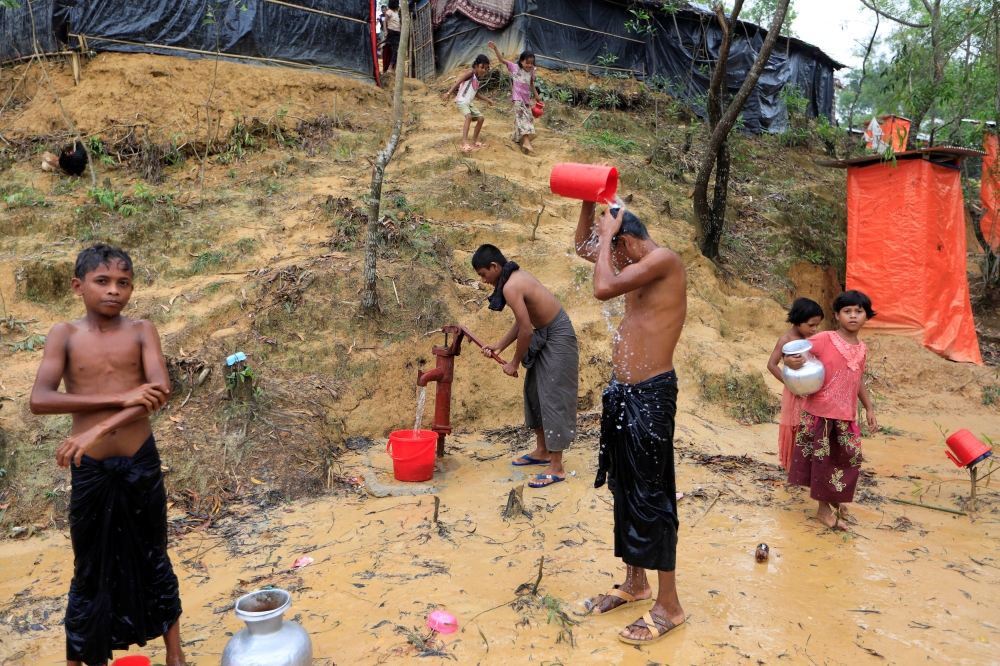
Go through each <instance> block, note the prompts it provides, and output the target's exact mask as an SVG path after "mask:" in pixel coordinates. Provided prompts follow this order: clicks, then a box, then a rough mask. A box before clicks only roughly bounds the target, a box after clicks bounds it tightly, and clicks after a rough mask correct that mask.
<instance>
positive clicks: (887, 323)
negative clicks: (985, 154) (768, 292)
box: [847, 159, 982, 365]
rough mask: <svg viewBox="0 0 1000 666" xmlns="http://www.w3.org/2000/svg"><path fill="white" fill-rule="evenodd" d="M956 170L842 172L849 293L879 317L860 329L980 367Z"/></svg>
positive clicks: (922, 163) (915, 167) (912, 164)
mask: <svg viewBox="0 0 1000 666" xmlns="http://www.w3.org/2000/svg"><path fill="white" fill-rule="evenodd" d="M959 176H960V172H959V171H958V169H957V168H954V167H949V166H945V165H941V164H935V163H933V162H930V161H928V160H925V159H901V160H899V161H898V162H897V164H896V166H893V165H892V164H891V163H882V162H880V163H875V164H871V165H868V166H851V167H849V168H848V170H847V288H848V289H857V290H859V291H863V292H864V293H866V294H868V296H870V297H871V299H872V304H873V307H874V308H875V311H876V312H877V313H878V316H877V317H875V319H873V320H871V322H869V323H868V324H866V325H865V326H866V327H867V328H872V329H877V330H881V331H884V332H887V333H893V334H896V335H905V336H906V337H909V338H913V339H914V340H917V341H918V342H920V343H921V344H923V345H924V346H925V347H927V348H928V349H930V350H931V351H934V352H936V353H938V354H940V355H941V356H944V357H945V358H949V359H951V360H953V361H963V362H969V363H977V364H979V365H982V358H981V356H980V354H979V342H978V340H977V338H976V327H975V323H974V322H973V319H972V305H971V303H970V302H969V283H968V281H967V279H966V275H965V271H966V265H965V213H964V210H963V205H962V186H961V183H960V179H959Z"/></svg>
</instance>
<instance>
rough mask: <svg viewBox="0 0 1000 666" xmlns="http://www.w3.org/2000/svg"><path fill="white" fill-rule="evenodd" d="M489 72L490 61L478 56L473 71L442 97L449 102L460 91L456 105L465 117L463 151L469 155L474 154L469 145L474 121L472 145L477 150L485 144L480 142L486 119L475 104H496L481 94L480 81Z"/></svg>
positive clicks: (456, 98)
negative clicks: (479, 100)
mask: <svg viewBox="0 0 1000 666" xmlns="http://www.w3.org/2000/svg"><path fill="white" fill-rule="evenodd" d="M488 71H490V59H489V58H487V57H486V56H484V55H483V54H479V55H477V56H476V59H475V61H474V62H473V63H472V69H470V70H469V71H468V72H466V73H465V74H462V76H460V77H458V81H456V82H455V85H453V86H452V87H451V88H448V92H446V93H445V94H443V95H441V99H443V100H445V101H448V97H450V96H451V94H452V93H453V92H455V89H456V88H457V89H458V94H457V95H456V96H455V104H457V105H458V111H459V113H461V114H462V115H463V116H465V128H464V129H463V130H462V150H464V151H465V152H467V153H471V152H472V146H471V145H469V127H470V126H471V125H472V121H473V120H475V121H476V132H475V134H473V135H472V143H473V144H474V145H475V147H476V148H482V147H483V144H482V143H480V141H479V133H480V132H481V131H482V129H483V122H484V121H485V120H486V118H485V117H484V116H483V114H482V112H481V111H480V110H479V109H477V108H476V105H475V104H473V102H474V101H475V100H477V99H481V100H483V101H484V102H486V103H487V104H489V105H490V106H493V105H494V104H495V102H494V101H493V100H492V99H490V98H489V97H483V96H482V95H480V94H479V79H481V78H483V77H484V76H486V73H487V72H488Z"/></svg>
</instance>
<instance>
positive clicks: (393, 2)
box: [389, 0, 399, 12]
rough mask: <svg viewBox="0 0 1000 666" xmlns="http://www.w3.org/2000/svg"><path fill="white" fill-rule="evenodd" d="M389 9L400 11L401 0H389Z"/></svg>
mask: <svg viewBox="0 0 1000 666" xmlns="http://www.w3.org/2000/svg"><path fill="white" fill-rule="evenodd" d="M389 9H391V10H392V11H394V12H398V11H399V0H389Z"/></svg>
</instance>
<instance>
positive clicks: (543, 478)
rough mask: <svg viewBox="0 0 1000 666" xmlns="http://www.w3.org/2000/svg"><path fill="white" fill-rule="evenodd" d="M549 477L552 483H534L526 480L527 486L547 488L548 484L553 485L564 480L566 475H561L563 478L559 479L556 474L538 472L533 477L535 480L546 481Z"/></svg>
mask: <svg viewBox="0 0 1000 666" xmlns="http://www.w3.org/2000/svg"><path fill="white" fill-rule="evenodd" d="M549 479H551V480H552V483H535V482H534V481H528V487H529V488H548V487H549V486H554V485H556V484H557V483H560V482H562V481H565V480H566V477H563V478H561V479H560V478H559V477H558V476H556V475H554V474H539V475H538V476H536V477H535V481H548V480H549Z"/></svg>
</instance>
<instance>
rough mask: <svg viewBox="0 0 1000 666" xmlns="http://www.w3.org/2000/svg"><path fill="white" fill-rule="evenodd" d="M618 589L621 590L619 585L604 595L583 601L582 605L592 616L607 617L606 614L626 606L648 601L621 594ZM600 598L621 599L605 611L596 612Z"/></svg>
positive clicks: (625, 593) (624, 593)
mask: <svg viewBox="0 0 1000 666" xmlns="http://www.w3.org/2000/svg"><path fill="white" fill-rule="evenodd" d="M619 588H621V586H620V585H615V586H614V587H613V588H611V590H610V591H608V592H607V593H606V594H602V595H599V596H598V597H597V598H596V599H587V601H585V602H584V604H583V605H584V607H585V608H586V609H587V610H588V611H590V612H591V613H593V614H594V615H607V614H608V613H611V612H614V611H616V610H618V609H620V608H625V607H626V606H632V605H634V604H639V603H642V602H643V601H650V599H636V598H635V597H633V596H632V595H631V594H629V593H628V592H623V591H622V590H621V589H619ZM601 597H614V598H616V599H621V603H619V604H615V605H614V606H612V607H611V608H609V609H608V610H606V611H601V610H598V606H600V598H601Z"/></svg>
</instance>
